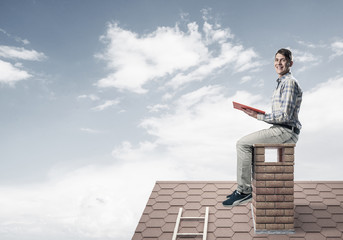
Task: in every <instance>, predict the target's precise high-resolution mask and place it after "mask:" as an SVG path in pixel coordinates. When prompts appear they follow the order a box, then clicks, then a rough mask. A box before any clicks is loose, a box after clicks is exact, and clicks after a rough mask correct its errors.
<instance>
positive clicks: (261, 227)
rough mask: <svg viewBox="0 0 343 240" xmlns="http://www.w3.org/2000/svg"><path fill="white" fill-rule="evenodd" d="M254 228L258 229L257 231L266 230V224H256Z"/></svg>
mask: <svg viewBox="0 0 343 240" xmlns="http://www.w3.org/2000/svg"><path fill="white" fill-rule="evenodd" d="M255 226H256V229H259V230H262V229H266V224H263V223H257V224H256V225H255Z"/></svg>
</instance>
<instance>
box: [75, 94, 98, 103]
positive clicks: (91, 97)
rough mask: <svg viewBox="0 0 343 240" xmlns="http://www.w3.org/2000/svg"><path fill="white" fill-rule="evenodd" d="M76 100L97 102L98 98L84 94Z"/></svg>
mask: <svg viewBox="0 0 343 240" xmlns="http://www.w3.org/2000/svg"><path fill="white" fill-rule="evenodd" d="M77 99H90V100H92V101H96V100H99V99H100V98H99V97H98V96H97V95H94V94H89V95H87V94H84V95H80V96H78V97H77Z"/></svg>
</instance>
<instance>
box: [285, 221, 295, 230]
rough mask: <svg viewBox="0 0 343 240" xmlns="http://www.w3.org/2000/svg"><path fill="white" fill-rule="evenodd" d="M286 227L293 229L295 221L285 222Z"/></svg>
mask: <svg viewBox="0 0 343 240" xmlns="http://www.w3.org/2000/svg"><path fill="white" fill-rule="evenodd" d="M285 229H286V230H292V229H294V223H286V224H285Z"/></svg>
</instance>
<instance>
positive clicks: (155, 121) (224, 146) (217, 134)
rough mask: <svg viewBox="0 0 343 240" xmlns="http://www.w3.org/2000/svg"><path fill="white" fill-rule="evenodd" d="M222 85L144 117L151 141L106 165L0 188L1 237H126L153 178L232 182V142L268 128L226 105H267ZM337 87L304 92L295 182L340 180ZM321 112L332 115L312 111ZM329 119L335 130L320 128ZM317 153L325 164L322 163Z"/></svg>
mask: <svg viewBox="0 0 343 240" xmlns="http://www.w3.org/2000/svg"><path fill="white" fill-rule="evenodd" d="M224 90H225V88H224V87H222V86H219V85H209V86H204V87H201V88H199V89H197V90H195V91H192V92H189V93H186V94H184V95H182V96H181V97H180V98H179V99H176V100H174V101H173V102H172V103H171V104H170V105H169V108H168V109H169V110H168V111H167V112H165V113H161V114H160V115H159V116H157V117H147V118H145V119H143V120H142V121H141V124H140V126H141V127H142V128H144V129H145V130H146V132H147V133H148V134H149V135H150V136H152V137H153V138H154V140H151V141H142V142H140V143H138V144H137V145H135V144H134V143H131V142H128V141H124V142H122V144H121V145H118V146H116V147H115V148H114V149H113V152H112V156H113V159H114V162H113V163H112V164H109V165H106V166H96V165H89V166H85V167H82V168H80V169H76V170H73V171H70V172H65V173H64V174H61V173H58V172H59V171H58V169H56V170H55V172H56V173H58V174H54V172H52V173H51V175H50V180H49V181H47V182H46V183H42V184H36V185H28V186H24V187H18V188H15V187H9V188H6V187H0V194H1V196H2V198H1V199H0V204H1V206H6V207H3V208H1V209H0V216H1V217H0V226H1V227H0V229H1V230H0V231H1V235H2V236H6V237H8V238H7V239H9V240H10V239H12V238H11V235H12V234H13V233H15V234H16V236H19V237H20V236H22V237H23V236H26V235H30V236H40V237H41V236H44V235H46V236H51V235H55V236H58V237H60V238H63V239H67V240H68V239H73V238H82V239H110V238H111V239H112V238H113V239H125V238H127V236H131V235H132V234H133V231H134V229H135V226H136V224H137V222H138V219H139V217H140V214H141V212H142V210H143V208H144V205H145V201H146V199H147V198H148V196H149V194H150V192H151V189H152V187H153V184H154V182H155V180H199V179H200V180H207V179H208V180H235V176H236V157H235V142H236V141H237V140H238V139H239V138H240V137H241V136H243V135H245V134H248V133H250V132H252V131H255V130H258V129H261V128H265V127H268V125H267V124H265V123H263V122H258V121H256V120H254V119H251V118H250V117H248V116H246V115H244V114H243V113H242V112H240V111H237V110H235V109H233V108H232V103H231V101H232V100H238V101H241V102H244V103H246V104H254V105H255V106H258V107H260V108H263V109H265V110H267V111H268V108H269V107H268V106H266V105H264V104H263V100H262V97H261V96H259V95H253V94H251V93H249V92H236V93H235V94H234V95H230V96H228V95H226V94H225V91H224ZM342 91H343V78H334V79H331V80H329V81H328V82H326V83H323V84H319V85H318V86H316V87H315V88H313V89H311V90H309V91H305V92H304V96H305V97H304V102H303V105H302V110H301V120H302V123H303V125H304V129H303V130H302V134H301V137H300V141H299V143H298V146H297V152H296V167H295V169H296V170H295V171H296V180H301V179H308V178H316V179H318V176H324V178H325V180H329V179H328V176H330V178H331V180H337V179H340V178H341V167H338V166H342V164H341V163H340V161H341V159H340V154H337V155H336V154H335V153H334V152H333V151H332V150H333V149H334V148H336V147H337V148H339V144H340V143H339V142H336V143H335V142H334V141H332V139H336V138H337V136H338V135H340V132H341V131H342V127H341V124H340V123H341V122H342V121H343V115H342V113H341V112H339V111H335V109H340V107H341V105H342V104H343V96H342V94H341V93H342ZM323 96H326V97H325V99H327V101H328V102H330V103H331V104H330V106H328V105H327V104H326V103H327V102H325V101H323V98H324V97H323ZM327 96H330V97H329V98H327ZM325 109H326V110H327V111H328V112H335V113H334V114H327V115H325V114H324V116H323V114H318V111H320V112H323V111H324V112H325ZM330 124H331V125H332V124H334V125H335V127H334V128H330V129H332V130H331V131H327V129H329V125H330ZM334 129H336V130H334ZM323 143H330V144H323ZM311 152H312V153H311ZM313 152H315V153H313ZM323 153H325V154H324V155H323ZM316 155H317V156H316ZM318 155H322V156H320V157H325V159H326V160H325V161H329V162H330V166H331V167H330V166H327V167H323V166H322V165H323V162H322V159H320V157H319V158H318ZM328 159H330V160H328ZM332 166H333V167H332ZM323 171H324V172H323ZM325 171H329V172H328V173H325ZM58 237H56V239H57V238H58ZM13 239H14V238H13ZM17 239H18V238H17Z"/></svg>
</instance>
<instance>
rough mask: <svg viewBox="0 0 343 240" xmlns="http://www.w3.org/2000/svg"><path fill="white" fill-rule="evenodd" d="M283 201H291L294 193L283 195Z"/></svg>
mask: <svg viewBox="0 0 343 240" xmlns="http://www.w3.org/2000/svg"><path fill="white" fill-rule="evenodd" d="M284 201H285V202H293V201H294V195H284Z"/></svg>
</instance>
